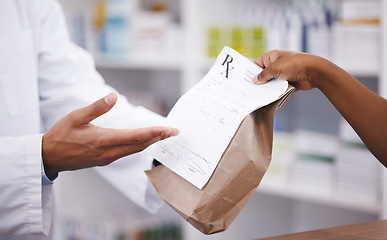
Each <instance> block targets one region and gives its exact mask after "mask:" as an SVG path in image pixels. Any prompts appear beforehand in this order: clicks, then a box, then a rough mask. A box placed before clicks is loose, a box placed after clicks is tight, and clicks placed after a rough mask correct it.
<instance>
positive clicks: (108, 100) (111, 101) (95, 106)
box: [73, 93, 117, 125]
mask: <svg viewBox="0 0 387 240" xmlns="http://www.w3.org/2000/svg"><path fill="white" fill-rule="evenodd" d="M116 102H117V95H116V94H115V93H110V94H109V95H107V96H105V97H104V98H101V99H99V100H97V101H95V102H93V103H92V104H90V105H89V106H86V107H83V108H80V109H77V110H75V111H74V113H73V114H75V115H76V116H77V117H76V119H77V122H78V123H79V124H81V125H82V124H87V123H89V122H91V121H92V120H94V119H95V118H97V117H99V116H101V115H103V114H105V113H107V112H108V111H109V110H110V109H112V107H113V106H114V105H115V104H116Z"/></svg>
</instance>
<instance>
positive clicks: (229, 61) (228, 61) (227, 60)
mask: <svg viewBox="0 0 387 240" xmlns="http://www.w3.org/2000/svg"><path fill="white" fill-rule="evenodd" d="M232 60H234V59H233V57H231V56H230V55H229V54H227V56H226V59H224V61H223V63H222V66H224V65H225V64H226V70H225V71H224V72H221V73H220V74H225V75H226V78H228V72H229V71H231V70H233V69H234V67H231V68H230V63H231V62H232Z"/></svg>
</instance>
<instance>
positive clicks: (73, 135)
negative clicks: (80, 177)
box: [42, 93, 179, 176]
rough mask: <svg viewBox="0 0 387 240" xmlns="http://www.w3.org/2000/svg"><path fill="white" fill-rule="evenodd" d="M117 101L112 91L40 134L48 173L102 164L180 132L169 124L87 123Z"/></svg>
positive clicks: (50, 174)
mask: <svg viewBox="0 0 387 240" xmlns="http://www.w3.org/2000/svg"><path fill="white" fill-rule="evenodd" d="M116 101H117V95H116V94H114V93H111V94H109V95H108V96H106V97H105V98H102V99H100V100H98V101H96V102H94V103H92V104H91V105H89V106H86V107H83V108H80V109H77V110H75V111H73V112H71V113H69V114H68V115H66V116H65V117H63V118H62V119H60V120H59V121H58V122H57V123H56V124H55V125H54V126H53V127H52V128H51V129H50V131H49V132H47V133H46V134H44V135H43V141H42V156H43V163H44V169H45V172H46V175H47V176H52V175H54V174H55V173H58V172H61V171H66V170H77V169H82V168H88V167H93V166H104V165H107V164H109V163H111V162H113V161H115V160H117V159H119V158H121V157H124V156H127V155H130V154H133V153H136V152H139V151H142V150H144V149H145V148H146V147H148V146H149V145H151V144H153V143H155V142H157V141H159V140H162V139H165V138H168V137H171V136H176V135H177V134H178V133H179V132H178V130H177V129H175V128H168V127H148V128H139V129H121V130H120V129H108V128H102V127H98V126H95V125H93V124H91V123H90V121H92V120H93V119H95V118H97V117H99V116H101V115H102V114H104V113H106V112H108V111H109V110H110V109H111V108H112V107H113V106H114V104H115V103H116Z"/></svg>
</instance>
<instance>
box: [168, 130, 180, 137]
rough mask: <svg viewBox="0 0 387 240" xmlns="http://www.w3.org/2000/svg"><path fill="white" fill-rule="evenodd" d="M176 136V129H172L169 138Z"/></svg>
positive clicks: (177, 132) (177, 131) (177, 133)
mask: <svg viewBox="0 0 387 240" xmlns="http://www.w3.org/2000/svg"><path fill="white" fill-rule="evenodd" d="M177 135H179V130H178V129H176V128H173V129H172V131H171V135H170V136H171V137H175V136H177Z"/></svg>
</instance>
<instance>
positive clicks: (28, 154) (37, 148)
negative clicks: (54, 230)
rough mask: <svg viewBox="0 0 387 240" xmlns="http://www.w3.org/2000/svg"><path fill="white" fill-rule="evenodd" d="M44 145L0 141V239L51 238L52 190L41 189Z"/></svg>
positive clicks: (35, 140)
mask: <svg viewBox="0 0 387 240" xmlns="http://www.w3.org/2000/svg"><path fill="white" fill-rule="evenodd" d="M41 142H42V135H31V136H23V137H0V169H1V174H0V202H1V205H0V216H1V218H0V235H16V234H17V235H19V234H42V233H44V234H48V231H49V229H50V223H51V214H52V208H51V191H52V186H51V185H47V186H45V187H43V188H42V176H41V159H42V157H41Z"/></svg>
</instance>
